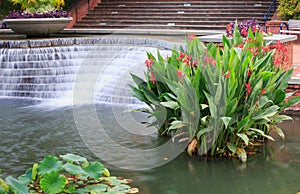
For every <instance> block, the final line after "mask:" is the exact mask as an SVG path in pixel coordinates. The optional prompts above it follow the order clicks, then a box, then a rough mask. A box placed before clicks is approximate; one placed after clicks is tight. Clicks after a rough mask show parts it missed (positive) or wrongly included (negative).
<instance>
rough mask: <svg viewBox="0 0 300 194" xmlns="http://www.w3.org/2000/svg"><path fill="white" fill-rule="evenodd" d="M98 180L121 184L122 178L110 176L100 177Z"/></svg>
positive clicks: (114, 184)
mask: <svg viewBox="0 0 300 194" xmlns="http://www.w3.org/2000/svg"><path fill="white" fill-rule="evenodd" d="M100 181H104V182H107V183H108V184H109V185H111V186H116V185H120V184H122V180H119V179H117V177H115V176H111V177H101V178H100Z"/></svg>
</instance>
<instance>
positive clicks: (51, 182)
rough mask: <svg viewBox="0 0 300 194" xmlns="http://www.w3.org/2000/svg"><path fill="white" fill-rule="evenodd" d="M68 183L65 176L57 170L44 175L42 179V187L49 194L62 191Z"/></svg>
mask: <svg viewBox="0 0 300 194" xmlns="http://www.w3.org/2000/svg"><path fill="white" fill-rule="evenodd" d="M66 184H67V179H66V177H65V176H63V175H60V174H59V173H58V172H57V171H52V172H50V173H47V174H45V175H44V177H43V178H42V179H41V181H40V186H41V189H42V190H43V191H45V192H47V193H48V194H55V193H59V192H61V191H62V190H63V189H64V187H65V186H66Z"/></svg>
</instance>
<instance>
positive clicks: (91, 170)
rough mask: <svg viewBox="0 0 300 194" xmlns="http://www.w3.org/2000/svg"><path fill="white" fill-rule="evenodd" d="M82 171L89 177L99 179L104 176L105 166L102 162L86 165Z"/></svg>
mask: <svg viewBox="0 0 300 194" xmlns="http://www.w3.org/2000/svg"><path fill="white" fill-rule="evenodd" d="M82 169H83V170H84V171H85V172H86V173H87V177H89V178H93V179H97V178H100V177H101V176H102V172H103V171H104V169H105V168H104V166H103V165H102V164H101V163H100V162H89V163H85V164H84V165H83V167H82Z"/></svg>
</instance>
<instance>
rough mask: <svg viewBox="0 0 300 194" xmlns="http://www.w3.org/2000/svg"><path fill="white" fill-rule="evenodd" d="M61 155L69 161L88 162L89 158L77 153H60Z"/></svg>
mask: <svg viewBox="0 0 300 194" xmlns="http://www.w3.org/2000/svg"><path fill="white" fill-rule="evenodd" d="M59 157H61V158H62V159H63V160H65V161H67V162H71V163H73V162H87V159H86V158H84V157H81V156H78V155H75V154H65V155H60V156H59Z"/></svg>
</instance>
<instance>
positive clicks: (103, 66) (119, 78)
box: [0, 37, 175, 104]
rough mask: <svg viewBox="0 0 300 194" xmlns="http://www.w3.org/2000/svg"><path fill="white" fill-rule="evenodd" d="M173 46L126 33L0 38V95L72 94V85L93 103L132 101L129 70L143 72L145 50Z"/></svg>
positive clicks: (56, 96) (164, 51)
mask: <svg viewBox="0 0 300 194" xmlns="http://www.w3.org/2000/svg"><path fill="white" fill-rule="evenodd" d="M174 45H175V43H174V42H170V41H166V40H159V39H151V38H131V37H100V38H56V39H45V40H17V41H0V54H1V55H0V97H5V98H32V99H62V98H68V99H72V98H74V90H77V92H76V94H77V95H78V94H80V95H82V96H80V98H91V94H92V98H93V101H95V102H98V103H108V102H113V103H121V104H123V103H126V104H128V103H129V104H135V103H136V102H137V100H136V99H135V98H133V97H132V96H131V90H130V88H129V87H128V84H129V83H131V82H132V81H131V78H130V75H129V73H130V72H133V73H136V74H139V75H141V76H142V74H143V70H144V68H145V67H144V61H145V59H146V58H147V55H146V52H152V53H156V52H157V50H158V49H159V50H160V52H161V53H162V54H163V55H165V56H166V55H168V54H169V53H170V50H171V49H172V48H174ZM87 96H89V97H87Z"/></svg>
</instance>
